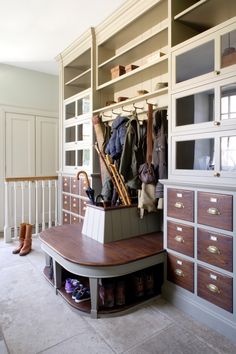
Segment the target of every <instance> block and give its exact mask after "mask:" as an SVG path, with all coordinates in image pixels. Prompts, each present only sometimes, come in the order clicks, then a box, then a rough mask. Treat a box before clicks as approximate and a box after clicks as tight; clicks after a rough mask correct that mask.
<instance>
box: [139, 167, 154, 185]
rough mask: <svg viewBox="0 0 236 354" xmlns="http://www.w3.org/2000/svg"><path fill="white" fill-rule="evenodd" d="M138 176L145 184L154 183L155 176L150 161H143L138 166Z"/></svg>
mask: <svg viewBox="0 0 236 354" xmlns="http://www.w3.org/2000/svg"><path fill="white" fill-rule="evenodd" d="M138 172H139V178H140V180H141V181H142V182H143V183H146V184H149V183H151V184H155V183H156V176H155V172H154V166H153V164H152V163H150V164H149V163H148V162H145V163H143V164H142V165H140V167H139V170H138Z"/></svg>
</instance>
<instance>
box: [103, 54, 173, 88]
mask: <svg viewBox="0 0 236 354" xmlns="http://www.w3.org/2000/svg"><path fill="white" fill-rule="evenodd" d="M167 59H168V55H167V54H166V55H163V56H162V57H160V58H158V59H157V60H152V61H150V62H148V63H146V64H144V65H142V66H140V67H139V68H137V69H135V70H132V71H130V72H128V73H126V74H124V75H121V76H119V77H117V78H116V79H114V80H110V81H107V82H105V83H104V84H102V85H99V86H98V87H97V89H98V90H101V89H104V88H108V87H111V86H114V87H118V84H119V83H120V82H121V81H123V80H124V79H128V78H131V77H132V76H135V75H138V74H140V73H141V74H143V71H144V70H147V69H149V68H151V67H152V66H154V65H158V64H159V63H162V62H164V61H167Z"/></svg>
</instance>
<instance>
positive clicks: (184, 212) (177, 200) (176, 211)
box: [167, 188, 194, 221]
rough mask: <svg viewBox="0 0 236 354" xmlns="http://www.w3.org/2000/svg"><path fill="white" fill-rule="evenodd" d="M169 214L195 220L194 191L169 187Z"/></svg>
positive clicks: (178, 217)
mask: <svg viewBox="0 0 236 354" xmlns="http://www.w3.org/2000/svg"><path fill="white" fill-rule="evenodd" d="M167 215H168V216H170V217H173V218H177V219H182V220H186V221H193V215H194V192H193V191H189V190H183V189H174V188H168V190H167Z"/></svg>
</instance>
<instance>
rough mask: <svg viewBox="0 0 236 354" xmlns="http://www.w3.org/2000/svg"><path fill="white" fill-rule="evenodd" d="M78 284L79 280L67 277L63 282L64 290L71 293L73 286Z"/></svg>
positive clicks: (75, 286)
mask: <svg viewBox="0 0 236 354" xmlns="http://www.w3.org/2000/svg"><path fill="white" fill-rule="evenodd" d="M79 284H80V282H79V280H77V279H71V278H67V279H66V284H65V291H66V292H67V294H72V293H73V291H74V290H75V288H77V287H78V286H79Z"/></svg>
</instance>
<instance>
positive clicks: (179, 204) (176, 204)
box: [175, 202, 184, 209]
mask: <svg viewBox="0 0 236 354" xmlns="http://www.w3.org/2000/svg"><path fill="white" fill-rule="evenodd" d="M175 207H176V208H177V209H183V208H184V204H183V203H181V202H176V203H175Z"/></svg>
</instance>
